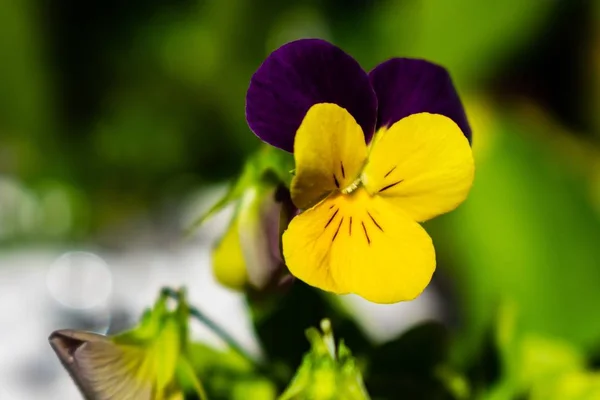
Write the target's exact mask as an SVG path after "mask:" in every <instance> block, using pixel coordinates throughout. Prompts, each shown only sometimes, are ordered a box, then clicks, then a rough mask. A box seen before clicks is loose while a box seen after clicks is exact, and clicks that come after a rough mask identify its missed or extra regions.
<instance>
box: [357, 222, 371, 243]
mask: <svg viewBox="0 0 600 400" xmlns="http://www.w3.org/2000/svg"><path fill="white" fill-rule="evenodd" d="M360 224H361V225H362V227H363V231H365V236H366V237H367V243H368V244H369V246H370V245H371V238H369V234H368V233H367V227H366V226H365V223H364V222H363V221H360Z"/></svg>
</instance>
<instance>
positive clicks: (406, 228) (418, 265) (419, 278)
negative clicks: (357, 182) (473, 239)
mask: <svg viewBox="0 0 600 400" xmlns="http://www.w3.org/2000/svg"><path fill="white" fill-rule="evenodd" d="M283 253H284V256H285V260H286V264H287V266H288V268H289V270H290V272H291V273H292V274H293V275H295V276H296V277H297V278H299V279H301V280H302V281H304V282H306V283H307V284H309V285H312V286H315V287H318V288H320V289H323V290H327V291H330V292H334V293H338V294H339V293H355V294H357V295H359V296H361V297H363V298H365V299H367V300H370V301H372V302H375V303H396V302H399V301H406V300H412V299H414V298H415V297H417V296H418V295H419V294H420V293H421V292H422V291H423V290H424V289H425V287H426V286H427V285H428V284H429V282H430V280H431V276H432V275H433V272H434V270H435V250H434V248H433V244H432V242H431V238H430V237H429V235H428V234H427V232H425V230H424V229H423V228H422V227H421V226H420V225H419V224H418V223H416V222H414V221H413V220H412V219H411V217H410V216H408V215H407V214H405V213H403V212H402V211H400V210H398V209H397V208H396V206H395V205H393V204H391V203H390V202H389V201H388V200H387V199H385V198H383V197H381V196H370V195H369V194H368V193H367V191H366V190H365V189H364V188H359V189H357V190H356V191H354V192H352V193H351V194H334V195H332V196H330V197H328V198H327V199H325V200H324V201H322V202H321V203H319V204H318V205H317V206H315V207H313V208H311V209H310V210H307V211H305V212H304V213H302V214H300V215H299V216H297V217H296V218H294V219H293V220H292V222H291V223H290V225H289V227H288V230H287V231H286V232H285V233H284V235H283Z"/></svg>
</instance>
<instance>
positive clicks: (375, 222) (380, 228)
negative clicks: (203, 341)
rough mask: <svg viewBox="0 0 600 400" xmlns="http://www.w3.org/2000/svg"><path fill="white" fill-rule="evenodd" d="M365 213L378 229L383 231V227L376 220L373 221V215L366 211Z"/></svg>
mask: <svg viewBox="0 0 600 400" xmlns="http://www.w3.org/2000/svg"><path fill="white" fill-rule="evenodd" d="M367 214H368V215H369V217H371V221H373V223H374V224H375V225H376V226H377V227H378V228H379V230H380V231H381V232H383V228H382V227H381V226H380V225H379V224H378V223H377V221H375V218H373V216H372V215H371V213H370V212H368V211H367Z"/></svg>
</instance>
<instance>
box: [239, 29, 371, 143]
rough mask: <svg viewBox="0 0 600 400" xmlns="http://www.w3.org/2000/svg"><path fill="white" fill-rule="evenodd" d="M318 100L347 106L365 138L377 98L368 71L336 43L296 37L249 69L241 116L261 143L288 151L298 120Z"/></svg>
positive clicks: (299, 121)
mask: <svg viewBox="0 0 600 400" xmlns="http://www.w3.org/2000/svg"><path fill="white" fill-rule="evenodd" d="M317 103H335V104H337V105H339V106H341V107H343V108H345V109H346V110H348V112H349V113H350V114H352V116H353V117H354V119H356V121H357V122H358V124H359V125H360V126H361V127H362V129H363V132H364V133H365V139H366V140H367V141H369V140H370V138H371V136H372V135H373V132H374V130H375V121H376V118H377V97H376V96H375V92H374V91H373V88H372V87H371V84H370V82H369V77H368V75H367V74H366V73H365V72H364V71H363V69H362V68H361V67H360V65H359V64H358V62H356V61H355V60H354V59H353V58H352V57H350V56H349V55H348V54H346V53H344V51H342V50H341V49H339V48H338V47H336V46H334V45H332V44H330V43H328V42H325V41H323V40H320V39H301V40H297V41H295V42H291V43H288V44H286V45H284V46H282V47H280V48H279V49H277V50H275V51H274V52H273V53H271V55H270V56H269V57H267V59H266V60H265V61H264V62H263V64H262V65H261V66H260V67H259V68H258V70H257V71H256V72H255V73H254V75H253V76H252V79H251V81H250V87H249V88H248V94H247V95H246V119H247V121H248V125H249V126H250V129H252V131H253V132H254V133H255V134H256V135H257V136H258V137H259V138H261V139H262V140H263V141H265V142H267V143H269V144H271V145H273V146H275V147H279V148H280V149H283V150H286V151H289V152H292V151H293V149H294V136H295V135H296V131H297V130H298V127H299V126H300V123H301V122H302V119H303V118H304V116H305V115H306V112H307V111H308V109H309V108H310V107H312V106H313V105H315V104H317Z"/></svg>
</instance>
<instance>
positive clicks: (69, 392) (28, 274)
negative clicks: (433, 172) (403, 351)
mask: <svg viewBox="0 0 600 400" xmlns="http://www.w3.org/2000/svg"><path fill="white" fill-rule="evenodd" d="M2 185H4V186H2ZM7 187H8V188H10V190H5V191H4V192H1V191H0V224H2V223H4V230H1V229H0V235H2V234H4V235H5V236H6V235H8V234H9V233H10V232H9V231H8V228H7V227H10V226H12V228H13V229H14V228H16V229H32V227H33V226H35V224H36V221H38V218H40V216H39V214H36V213H37V212H39V210H38V211H36V199H35V198H33V197H28V196H29V195H28V194H27V192H26V191H24V190H22V189H19V188H18V187H16V186H14V185H13V184H12V183H11V184H7V183H6V181H2V180H0V189H2V188H4V189H6V188H7ZM7 193H8V195H7ZM220 193H222V188H219V189H217V190H215V191H212V192H209V193H208V194H207V193H201V194H200V195H199V196H198V197H196V198H195V199H193V200H192V201H190V205H189V207H187V208H186V210H185V212H183V213H181V212H179V213H177V212H176V213H174V214H175V215H177V214H183V215H184V218H183V221H184V222H183V223H181V224H176V225H177V226H178V229H175V231H176V232H179V233H181V232H182V229H181V227H182V226H186V225H187V224H189V221H190V218H192V216H195V215H198V214H199V212H201V210H203V209H206V208H207V206H208V205H210V204H211V203H212V202H213V201H214V200H215V199H216V198H217V197H218V196H219V195H220ZM19 196H21V198H19ZM23 196H25V197H23ZM23 199H27V200H25V201H23ZM23 204H24V205H25V206H26V207H27V210H26V211H19V209H20V207H19V206H20V205H23ZM65 209H66V208H64V207H63V210H62V211H61V212H65V211H64V210H65ZM229 217H230V211H226V212H224V213H221V214H219V215H217V216H216V217H215V218H213V219H211V220H210V221H209V223H208V224H207V225H206V226H204V227H203V228H202V229H200V230H199V231H198V233H197V235H195V236H194V237H193V238H191V239H189V240H182V239H181V238H180V237H176V238H175V239H173V238H171V239H164V237H165V235H164V232H148V230H147V229H145V230H144V235H143V236H144V237H143V238H140V237H133V236H136V235H135V233H132V234H129V233H128V234H126V235H124V234H123V232H119V237H115V238H113V241H116V242H118V243H119V246H112V247H111V246H104V247H103V246H100V245H95V244H93V243H92V244H90V245H88V246H83V245H77V246H75V247H76V248H55V247H40V246H35V245H31V244H28V245H27V246H24V247H15V246H5V247H0V328H1V329H0V400H37V399H60V400H75V399H81V396H80V395H79V393H78V392H77V390H76V388H75V386H74V385H73V384H72V382H71V380H70V378H69V376H68V374H67V373H66V372H65V371H64V370H63V369H62V366H61V365H60V363H59V361H58V359H57V358H56V356H55V355H54V353H53V351H52V349H51V348H50V346H49V344H48V341H47V338H48V336H49V334H50V333H51V332H52V331H54V330H57V329H64V328H73V329H85V330H91V331H95V332H99V333H107V332H118V331H121V330H123V329H126V328H129V327H131V326H133V325H134V324H135V323H136V322H137V318H138V317H139V316H140V315H141V313H142V312H143V310H144V309H145V308H147V307H150V306H151V305H152V304H153V302H154V301H155V299H156V297H157V295H158V293H159V291H160V289H161V288H162V287H165V286H168V287H172V288H178V287H180V286H185V287H186V288H187V290H188V296H189V301H190V303H191V304H193V305H194V306H196V307H198V308H200V309H201V310H202V311H203V312H204V313H205V314H207V315H208V316H209V317H210V318H211V319H213V320H214V321H215V322H217V323H218V324H219V325H221V326H222V327H223V328H224V329H225V330H226V331H228V332H229V333H230V334H231V336H233V337H234V338H235V339H236V340H237V341H238V342H239V343H240V344H241V345H242V346H244V347H245V348H246V349H247V350H248V351H249V352H250V353H251V354H253V355H256V356H257V357H260V356H261V352H260V348H259V345H258V342H257V340H256V337H255V335H254V333H253V330H252V327H251V321H250V317H249V315H248V312H247V307H246V304H245V301H244V298H243V296H242V295H240V294H238V293H235V292H232V291H230V290H227V289H225V288H223V287H222V286H220V285H219V284H218V283H217V282H215V280H214V278H213V275H212V271H211V268H210V249H211V246H212V243H213V242H214V240H215V239H216V238H217V237H218V236H219V234H220V233H221V232H222V231H223V230H224V228H225V226H226V225H227V223H228V220H229ZM23 222H25V223H26V225H24V226H21V225H19V224H22V223H23ZM11 224H12V225H11ZM67 228H68V227H67ZM133 231H134V232H135V231H136V230H135V229H134V230H133ZM167 236H169V235H167ZM170 236H178V234H175V235H173V234H171V235H170ZM1 239H2V238H1V237H0V244H1V243H2V242H1ZM169 240H170V241H171V242H169ZM341 301H342V303H343V304H344V306H345V307H347V308H348V309H349V312H350V313H351V314H352V315H355V316H356V318H357V319H358V320H359V321H360V322H361V324H362V326H363V327H364V330H365V332H366V333H367V334H368V335H369V336H370V337H371V338H372V339H373V340H375V341H385V340H388V339H391V338H393V337H395V336H397V335H398V333H400V332H402V331H404V330H406V329H407V328H409V327H410V326H412V325H414V324H416V323H418V322H420V321H423V320H429V319H437V318H438V317H439V315H440V313H441V310H440V300H439V299H438V298H437V297H436V295H435V293H432V292H430V291H426V293H425V294H424V295H423V296H421V297H420V298H419V299H418V300H417V301H414V302H411V303H403V304H398V305H384V306H382V305H374V304H371V303H368V302H366V301H364V300H362V299H360V298H358V297H356V296H346V297H344V298H342V299H341ZM191 326H192V330H193V336H194V337H195V338H197V339H199V340H204V341H206V342H208V343H211V344H214V345H216V346H222V345H223V343H222V342H221V341H220V340H219V338H218V337H216V336H215V335H214V334H213V333H212V332H210V331H209V330H208V329H207V328H205V327H203V326H201V325H200V324H199V323H196V322H194V323H192V324H191ZM307 346H308V344H307Z"/></svg>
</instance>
